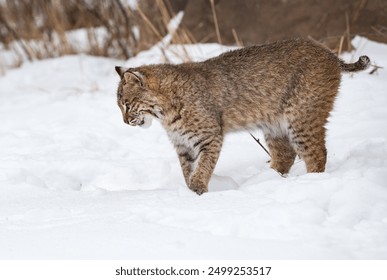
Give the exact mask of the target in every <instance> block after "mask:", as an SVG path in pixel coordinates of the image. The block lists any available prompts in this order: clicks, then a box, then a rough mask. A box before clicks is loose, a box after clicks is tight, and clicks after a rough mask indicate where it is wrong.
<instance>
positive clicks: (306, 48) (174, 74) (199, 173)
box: [116, 39, 369, 194]
mask: <svg viewBox="0 0 387 280" xmlns="http://www.w3.org/2000/svg"><path fill="white" fill-rule="evenodd" d="M368 65H369V58H368V57H366V56H362V57H361V58H360V59H359V61H358V62H355V63H351V64H346V63H344V62H343V61H342V60H340V59H339V58H337V56H336V55H334V54H333V53H332V52H331V51H329V50H328V49H326V48H325V47H322V46H321V45H319V44H317V43H315V42H312V41H310V40H303V39H295V40H288V41H281V42H276V43H272V44H266V45H261V46H251V47H247V48H242V49H238V50H235V51H230V52H226V53H224V54H222V55H220V56H218V57H215V58H211V59H209V60H206V61H204V62H198V63H183V64H178V65H171V64H162V65H148V66H142V67H138V68H129V69H126V68H122V67H116V71H117V72H118V74H119V75H120V77H121V81H120V83H119V87H118V90H117V102H118V106H119V107H120V109H121V112H122V115H123V119H124V122H126V123H127V124H129V125H140V126H143V125H145V124H146V122H147V118H148V117H154V118H158V119H160V121H161V123H162V125H163V126H164V128H165V129H166V131H167V133H168V136H169V138H170V140H171V142H172V143H173V145H174V146H175V148H176V151H177V155H178V158H179V160H180V164H181V167H182V170H183V174H184V178H185V181H186V183H187V186H188V187H189V188H190V189H191V190H193V191H194V192H196V193H198V194H202V193H204V192H207V190H208V182H209V180H210V178H211V175H212V172H213V170H214V168H215V164H216V162H217V160H218V157H219V153H220V150H221V148H222V143H223V137H224V135H225V134H226V133H228V132H230V131H236V130H245V129H251V128H261V129H262V130H263V132H264V135H265V140H266V143H267V145H268V147H269V149H270V153H271V156H272V159H271V167H272V168H274V169H276V170H277V171H279V172H280V173H283V174H284V173H287V172H288V171H289V169H290V168H291V166H292V164H293V162H294V159H295V157H296V155H297V154H298V155H299V156H300V157H301V158H302V159H303V160H304V161H305V164H306V167H307V171H308V172H323V171H324V170H325V164H326V156H327V151H326V147H325V127H324V126H325V124H326V122H327V118H328V116H329V113H330V111H331V110H332V107H333V103H334V99H335V97H336V95H337V93H338V88H339V85H340V79H341V72H354V71H359V70H363V69H365V68H366V67H367V66H368Z"/></svg>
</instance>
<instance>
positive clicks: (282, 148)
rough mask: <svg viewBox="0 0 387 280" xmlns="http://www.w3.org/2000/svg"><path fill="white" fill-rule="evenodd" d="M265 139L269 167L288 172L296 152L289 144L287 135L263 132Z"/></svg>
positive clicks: (280, 171) (284, 172)
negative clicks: (268, 155)
mask: <svg viewBox="0 0 387 280" xmlns="http://www.w3.org/2000/svg"><path fill="white" fill-rule="evenodd" d="M265 141H266V143H267V145H268V147H269V150H270V155H271V160H270V167H271V168H273V169H274V170H277V171H278V172H279V173H281V174H287V173H289V170H290V168H291V167H292V165H293V163H294V160H295V157H296V152H295V151H294V149H293V147H292V146H291V144H290V142H289V138H288V137H287V136H279V137H278V136H277V137H273V136H271V135H270V134H268V133H265Z"/></svg>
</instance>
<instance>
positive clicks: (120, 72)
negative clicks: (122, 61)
mask: <svg viewBox="0 0 387 280" xmlns="http://www.w3.org/2000/svg"><path fill="white" fill-rule="evenodd" d="M115 69H116V72H117V73H118V75H120V77H121V79H122V78H123V76H124V73H125V72H126V71H128V70H129V68H125V67H121V66H116V67H115Z"/></svg>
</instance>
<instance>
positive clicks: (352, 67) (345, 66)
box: [340, 55, 370, 72]
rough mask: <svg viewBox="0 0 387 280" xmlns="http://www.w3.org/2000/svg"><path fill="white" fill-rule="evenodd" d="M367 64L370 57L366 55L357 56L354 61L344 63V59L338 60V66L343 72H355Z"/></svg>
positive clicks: (366, 66) (365, 67) (363, 68)
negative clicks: (356, 59) (357, 58)
mask: <svg viewBox="0 0 387 280" xmlns="http://www.w3.org/2000/svg"><path fill="white" fill-rule="evenodd" d="M369 65H370V59H369V57H368V56H366V55H363V56H361V57H359V60H358V61H356V62H355V63H345V62H344V61H342V60H340V68H341V71H343V72H356V71H361V70H365V69H367V68H368V66H369Z"/></svg>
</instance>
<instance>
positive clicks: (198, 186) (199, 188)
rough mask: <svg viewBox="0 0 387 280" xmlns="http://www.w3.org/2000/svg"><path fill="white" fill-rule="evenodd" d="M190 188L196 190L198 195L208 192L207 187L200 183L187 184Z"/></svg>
mask: <svg viewBox="0 0 387 280" xmlns="http://www.w3.org/2000/svg"><path fill="white" fill-rule="evenodd" d="M189 188H190V190H191V191H193V192H196V193H197V194H198V195H202V194H203V193H205V192H208V188H207V186H205V185H202V184H191V185H190V186H189Z"/></svg>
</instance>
